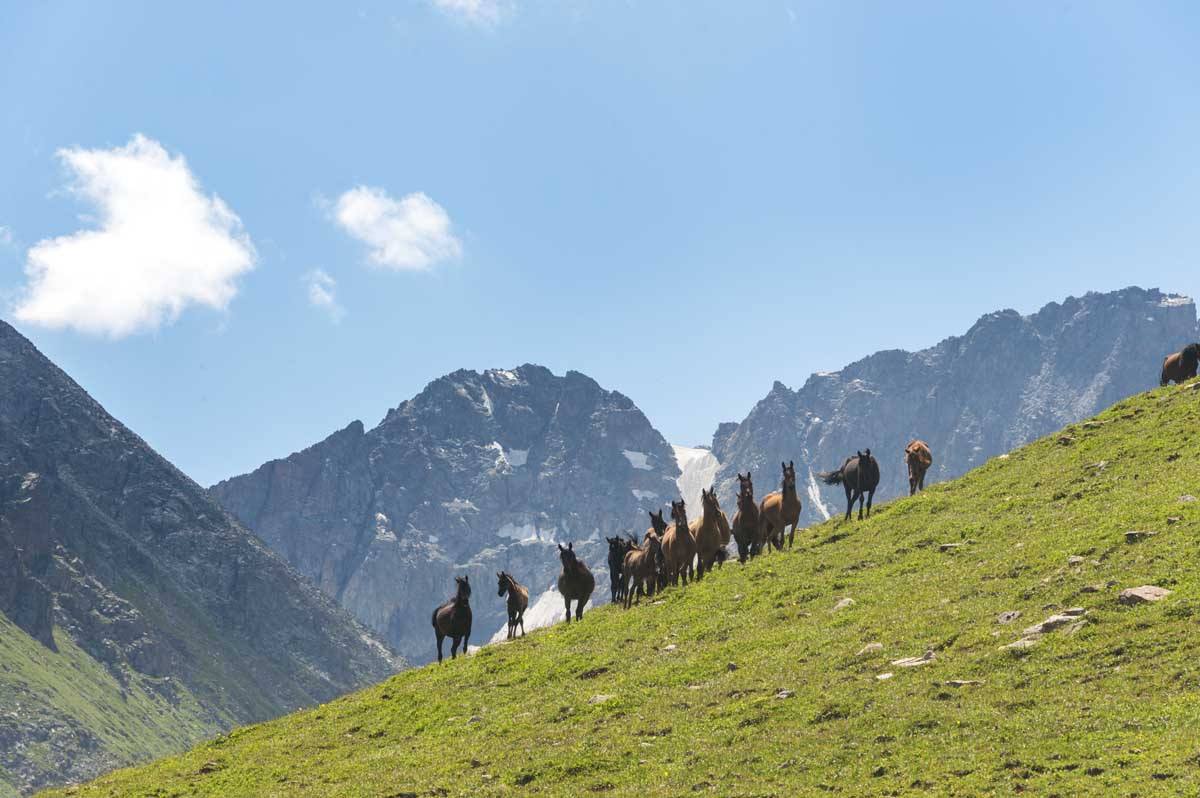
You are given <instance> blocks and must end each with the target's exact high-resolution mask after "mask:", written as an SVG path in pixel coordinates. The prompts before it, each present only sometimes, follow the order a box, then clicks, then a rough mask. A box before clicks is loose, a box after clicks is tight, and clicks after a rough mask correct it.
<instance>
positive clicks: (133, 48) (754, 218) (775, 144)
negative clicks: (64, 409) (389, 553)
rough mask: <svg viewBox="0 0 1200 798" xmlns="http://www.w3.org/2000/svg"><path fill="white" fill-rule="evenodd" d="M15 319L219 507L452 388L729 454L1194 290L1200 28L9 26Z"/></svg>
mask: <svg viewBox="0 0 1200 798" xmlns="http://www.w3.org/2000/svg"><path fill="white" fill-rule="evenodd" d="M0 21H2V22H0V102H2V103H3V106H4V112H3V114H0V317H2V318H3V319H4V320H5V321H7V322H9V323H11V324H13V325H14V326H15V327H16V328H17V329H18V330H20V331H21V332H22V333H23V334H25V335H26V336H28V337H29V338H30V339H31V340H32V341H33V342H34V343H35V344H36V345H37V346H38V347H39V348H40V349H41V350H42V351H43V352H44V353H45V354H46V355H47V356H48V357H50V358H51V359H52V360H53V361H55V362H56V363H57V364H58V365H59V366H61V367H62V368H63V369H64V370H65V371H66V372H67V373H69V374H70V375H71V376H72V377H74V378H75V379H76V381H78V382H79V383H80V384H81V385H82V386H83V387H84V388H85V389H87V390H88V391H89V392H90V393H91V394H92V395H93V396H94V397H95V398H96V399H97V400H99V401H100V402H101V403H102V404H103V405H104V406H105V407H106V408H107V409H108V410H109V412H111V413H112V414H113V415H115V416H116V417H117V418H119V419H121V420H122V421H123V422H125V423H126V424H127V425H129V426H130V427H131V428H132V429H134V430H135V431H136V432H138V433H139V434H140V435H141V436H142V437H143V438H145V439H146V440H147V441H148V442H149V443H150V444H151V445H153V446H154V447H155V448H157V449H158V450H159V451H160V452H161V453H163V454H164V455H165V456H166V457H167V458H168V459H170V460H172V461H173V462H174V463H175V464H176V465H178V466H179V467H180V468H181V469H182V470H183V471H184V472H186V473H187V474H189V475H190V476H192V477H193V478H195V479H196V480H197V481H199V482H200V483H201V484H205V485H207V484H211V483H213V482H215V481H217V480H219V479H222V478H224V477H227V476H231V475H233V474H237V473H242V472H245V471H248V470H250V469H253V468H255V467H257V466H258V465H259V464H261V463H262V462H264V461H266V460H268V459H271V458H274V457H281V456H286V455H287V454H289V453H291V452H293V451H296V450H299V449H301V448H303V447H305V446H307V445H310V444H312V443H314V442H316V441H318V440H320V439H322V438H323V437H325V436H326V435H328V434H329V433H331V432H332V431H334V430H336V429H339V428H341V427H343V426H345V425H346V424H347V423H349V422H350V421H352V420H354V419H361V420H363V421H364V423H366V424H367V425H368V426H372V425H374V424H375V423H378V421H379V420H380V419H381V418H382V417H383V415H384V414H385V412H386V411H387V409H388V408H391V407H394V406H396V405H398V404H399V403H400V402H402V401H403V400H405V399H407V398H409V397H411V396H413V395H415V394H416V393H418V392H419V391H420V390H421V389H422V388H423V387H424V386H425V385H426V384H427V383H428V382H430V381H431V380H433V379H436V378H437V377H439V376H441V375H443V374H446V373H448V372H451V371H454V370H456V369H459V368H472V369H484V368H492V367H500V368H502V367H511V366H515V365H519V364H522V363H526V362H534V363H540V364H543V365H545V366H548V367H549V368H551V369H553V370H554V371H555V372H557V373H562V372H564V371H566V370H568V369H574V370H578V371H582V372H584V373H586V374H588V375H590V376H592V377H593V378H595V379H596V380H597V381H598V382H599V383H600V384H601V385H603V386H605V387H606V388H610V389H615V390H619V391H621V392H622V393H624V394H626V395H628V396H629V397H631V398H632V399H633V400H634V401H635V402H636V403H637V404H638V406H639V407H641V409H642V410H643V411H645V413H646V415H647V416H648V417H649V418H650V420H651V421H652V422H653V423H654V425H655V426H656V427H658V429H659V430H661V431H662V432H663V434H664V435H665V436H666V437H667V439H668V440H670V441H671V442H673V443H680V444H696V443H705V442H708V441H709V440H710V438H711V435H712V432H713V430H714V428H715V427H716V424H717V423H718V422H721V421H726V420H740V419H741V418H743V417H745V415H746V414H747V413H748V412H749V410H750V409H751V408H752V406H753V405H754V403H755V402H756V401H757V400H759V399H760V398H762V397H763V396H764V395H765V394H766V392H767V391H768V390H769V389H770V387H771V384H772V383H773V382H774V381H775V380H781V381H782V382H784V383H785V384H788V385H791V386H793V387H798V386H799V385H800V384H802V383H803V381H804V379H805V378H806V377H807V375H808V374H809V373H811V372H813V371H817V370H833V369H837V368H840V367H841V366H842V365H844V364H846V363H848V362H851V361H853V360H856V359H858V358H860V357H863V356H865V355H867V354H870V353H871V352H874V351H876V350H879V349H885V348H906V349H918V348H922V347H925V346H929V345H932V344H934V343H936V342H937V341H939V340H941V339H942V338H944V337H946V336H948V335H954V334H959V333H962V332H964V331H965V330H966V329H967V328H968V327H969V326H970V325H971V324H972V323H973V322H974V321H975V320H976V319H978V318H979V317H980V316H981V315H983V314H985V313H988V312H990V311H993V310H997V309H1001V308H1007V307H1012V308H1016V309H1017V310H1020V311H1022V312H1032V311H1034V310H1036V309H1037V308H1039V307H1041V306H1042V305H1044V304H1045V303H1047V302H1049V301H1055V300H1061V299H1063V298H1065V297H1067V296H1070V295H1080V294H1083V293H1085V292H1087V291H1089V290H1113V289H1116V288H1121V287H1124V286H1127V285H1133V284H1136V285H1141V286H1144V287H1159V288H1162V289H1163V290H1167V291H1174V292H1181V293H1185V294H1189V295H1192V294H1195V293H1196V292H1197V291H1200V278H1198V276H1197V275H1200V270H1198V269H1197V263H1196V253H1197V250H1198V245H1200V224H1197V218H1196V217H1197V209H1198V208H1200V157H1197V156H1198V155H1200V5H1198V4H1196V3H1194V2H1190V0H1189V2H1140V3H1130V2H1124V1H1123V0H1122V1H1120V2H1105V1H1104V0H1096V2H1054V1H1053V0H1046V1H1045V2H1036V3H1034V2H992V3H984V2H979V3H961V2H957V1H956V0H947V1H946V2H920V1H919V0H916V1H913V0H910V1H909V2H904V3H892V2H849V1H848V0H829V1H828V2H798V1H796V0H761V1H755V0H739V2H737V3H727V2H715V1H713V2H707V1H705V0H662V1H661V2H650V1H649V0H626V1H625V2H618V0H591V1H588V0H555V1H554V2H551V1H550V0H543V1H542V2H533V1H532V0H390V1H387V2H385V1H384V0H372V1H369V2H361V3H357V4H356V3H354V2H348V3H329V4H320V5H315V4H305V3H274V2H261V3H236V4H235V3H223V2H212V3H204V4H182V3H155V2H118V3H111V4H96V3H85V2H57V1H56V0H47V1H46V2H38V3H24V2H14V0H0Z"/></svg>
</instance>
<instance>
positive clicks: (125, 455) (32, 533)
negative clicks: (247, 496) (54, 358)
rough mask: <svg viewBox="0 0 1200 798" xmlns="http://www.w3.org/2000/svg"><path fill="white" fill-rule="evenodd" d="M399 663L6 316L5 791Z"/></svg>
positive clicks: (140, 754)
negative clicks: (112, 414) (112, 412)
mask: <svg viewBox="0 0 1200 798" xmlns="http://www.w3.org/2000/svg"><path fill="white" fill-rule="evenodd" d="M399 666H400V663H399V662H398V661H397V660H396V658H394V657H393V656H392V655H391V654H390V653H389V652H387V650H386V649H385V648H384V647H383V646H382V645H381V644H380V643H379V642H378V641H376V640H374V639H372V638H371V637H370V636H369V635H368V634H367V633H366V631H365V630H364V629H363V628H362V627H361V626H359V625H358V624H356V623H355V622H354V621H353V620H352V619H351V618H349V617H348V616H347V615H346V614H345V613H344V612H342V611H341V610H340V609H339V608H338V607H337V605H336V604H335V603H333V602H332V601H330V600H329V599H328V598H327V597H325V596H324V595H322V594H321V592H320V591H318V590H316V589H315V588H314V587H312V586H311V585H309V584H308V583H306V582H304V581H303V580H302V579H301V578H300V577H299V576H298V575H297V574H296V573H295V571H293V570H291V569H290V568H288V567H287V565H286V564H285V563H284V562H283V561H282V560H281V559H280V558H279V557H277V556H276V555H274V554H272V553H271V552H270V551H269V550H268V549H267V548H266V547H265V546H263V545H262V543H261V542H259V541H258V540H257V539H255V538H254V537H253V536H252V535H250V534H249V533H248V532H247V531H246V530H245V529H243V528H242V527H240V526H238V525H237V524H236V523H235V522H234V521H233V519H232V518H230V516H229V515H228V514H227V513H225V512H224V511H223V510H222V509H221V508H220V506H219V505H218V504H217V503H216V502H215V501H213V500H212V499H211V498H210V497H209V496H208V495H207V493H206V492H205V491H204V490H203V489H202V488H201V487H200V486H199V485H197V484H195V483H194V482H192V481H191V480H190V479H188V478H187V477H186V476H184V475H183V474H182V473H180V472H179V471H178V470H177V469H176V468H175V467H174V466H172V465H171V464H170V463H168V462H167V461H166V460H164V459H163V458H162V457H161V456H159V455H158V454H157V453H156V452H154V451H153V450H152V449H151V448H150V447H149V446H147V445H146V443H145V441H143V440H142V439H141V438H139V437H138V436H137V435H135V434H134V433H133V432H131V431H130V430H129V429H127V428H126V427H124V426H123V425H122V424H121V423H120V422H119V421H117V420H116V419H114V418H113V417H112V416H110V415H109V414H108V413H107V412H105V410H104V408H102V407H101V406H100V405H99V404H97V403H96V402H95V401H94V400H93V399H92V398H91V397H90V396H88V395H87V393H86V392H85V391H84V390H83V389H82V388H81V387H80V386H79V385H77V384H76V383H75V382H74V381H72V380H71V379H70V378H69V377H68V376H67V375H66V374H64V373H63V372H62V371H61V370H59V369H58V368H57V367H55V366H54V364H53V363H51V362H50V361H49V360H47V359H46V358H45V357H44V356H43V355H42V354H41V353H40V352H38V351H37V349H36V348H34V346H33V345H32V344H31V343H30V342H29V341H27V340H26V339H25V338H23V337H22V336H21V335H20V334H19V333H17V331H16V330H14V329H13V328H12V327H10V326H8V325H7V324H4V323H2V322H0V796H11V795H15V794H24V793H28V792H30V791H32V790H34V789H37V788H39V787H43V786H46V785H49V784H61V783H65V782H68V781H73V780H79V779H84V778H90V777H91V776H94V775H96V774H97V773H101V772H103V771H105V770H108V769H110V768H112V767H116V766H119V765H125V764H129V763H132V762H138V761H144V760H146V759H149V758H152V757H154V756H159V755H162V754H165V753H169V752H172V751H179V750H182V749H185V748H186V747H187V746H189V745H192V744H194V743H196V742H197V741H199V740H202V739H204V738H206V737H209V736H211V735H213V734H215V733H217V732H219V731H221V730H224V729H228V728H231V727H232V726H235V725H237V724H244V723H250V722H253V721H258V720H265V719H267V718H270V717H274V716H277V715H280V714H283V713H284V712H289V711H293V710H295V709H297V708H298V707H302V706H310V705H312V704H316V703H319V702H321V701H325V700H328V699H330V698H332V697H334V696H337V695H340V694H341V693H344V692H346V691H348V690H352V689H355V688H357V687H362V686H364V685H367V684H371V683H373V682H375V681H378V680H379V679H382V678H384V677H385V676H387V675H388V674H390V673H392V672H394V670H395V669H396V668H397V667H399Z"/></svg>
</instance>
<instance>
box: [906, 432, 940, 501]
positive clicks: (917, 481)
mask: <svg viewBox="0 0 1200 798" xmlns="http://www.w3.org/2000/svg"><path fill="white" fill-rule="evenodd" d="M904 460H905V462H907V463H908V495H909V496H913V495H915V494H916V492H917V491H919V490H925V472H926V471H928V470H929V467H930V466H931V465H933V452H931V451H929V444H927V443H926V442H925V441H919V440H913V441H911V442H909V444H908V446H905V447H904Z"/></svg>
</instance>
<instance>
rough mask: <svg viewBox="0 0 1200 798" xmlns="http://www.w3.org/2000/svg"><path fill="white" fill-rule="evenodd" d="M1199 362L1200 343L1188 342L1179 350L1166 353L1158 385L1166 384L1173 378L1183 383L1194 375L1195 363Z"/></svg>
mask: <svg viewBox="0 0 1200 798" xmlns="http://www.w3.org/2000/svg"><path fill="white" fill-rule="evenodd" d="M1198 362H1200V343H1198V344H1188V345H1187V346H1185V347H1184V348H1183V349H1182V350H1181V351H1179V352H1176V353H1175V354H1173V355H1167V359H1166V360H1164V361H1163V367H1162V377H1161V378H1159V381H1158V384H1159V385H1166V384H1167V383H1169V382H1171V381H1172V380H1174V381H1175V382H1177V383H1183V382H1187V381H1188V380H1190V379H1191V378H1192V377H1195V376H1196V364H1197V363H1198Z"/></svg>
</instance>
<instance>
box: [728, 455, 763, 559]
mask: <svg viewBox="0 0 1200 798" xmlns="http://www.w3.org/2000/svg"><path fill="white" fill-rule="evenodd" d="M737 478H738V497H737V512H736V513H734V514H733V540H734V542H735V543H737V550H738V562H745V561H746V560H748V559H749V558H750V557H753V556H754V555H755V554H758V551H757V548H756V547H757V541H758V504H757V503H756V502H755V501H754V483H753V482H752V481H751V480H750V472H749V471H747V472H746V476H744V477H743V476H742V475H741V474H740V473H739V474H738V475H737Z"/></svg>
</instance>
